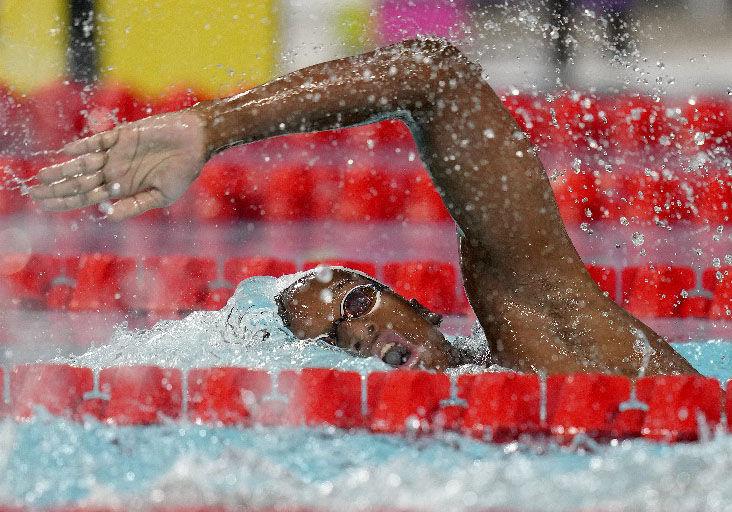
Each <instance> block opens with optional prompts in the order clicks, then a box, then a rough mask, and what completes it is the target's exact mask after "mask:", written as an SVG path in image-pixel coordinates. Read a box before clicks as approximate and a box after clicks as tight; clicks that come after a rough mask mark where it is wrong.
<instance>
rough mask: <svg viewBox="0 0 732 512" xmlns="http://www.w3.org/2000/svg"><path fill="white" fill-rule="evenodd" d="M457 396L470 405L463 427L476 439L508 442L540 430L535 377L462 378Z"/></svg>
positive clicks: (503, 375)
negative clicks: (521, 435) (484, 438)
mask: <svg viewBox="0 0 732 512" xmlns="http://www.w3.org/2000/svg"><path fill="white" fill-rule="evenodd" d="M458 397H460V398H462V399H463V400H465V401H466V402H467V409H466V411H465V414H464V418H463V428H464V429H465V431H466V432H469V433H471V434H472V435H474V436H476V437H481V438H482V437H486V436H487V437H489V438H490V439H491V440H493V441H506V440H511V439H515V438H516V437H518V436H519V435H520V434H524V433H532V432H538V431H539V430H540V428H541V421H540V420H541V418H540V402H541V394H540V391H539V378H538V377H537V376H536V375H524V374H519V373H509V372H506V373H481V374H478V375H461V376H460V377H459V378H458Z"/></svg>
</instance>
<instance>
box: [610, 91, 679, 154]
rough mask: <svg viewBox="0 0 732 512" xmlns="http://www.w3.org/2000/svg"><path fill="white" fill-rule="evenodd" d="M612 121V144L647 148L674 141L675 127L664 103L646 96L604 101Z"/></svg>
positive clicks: (621, 147) (625, 148) (624, 148)
mask: <svg viewBox="0 0 732 512" xmlns="http://www.w3.org/2000/svg"><path fill="white" fill-rule="evenodd" d="M601 104H602V109H603V111H604V112H605V116H606V118H607V121H608V139H609V142H610V147H611V148H613V149H616V150H618V151H643V150H646V149H648V148H652V149H658V148H659V147H665V146H670V145H671V144H672V143H674V140H673V138H672V137H673V135H672V134H673V132H674V127H673V124H672V123H671V120H670V119H667V117H666V108H665V105H664V104H662V103H657V102H655V101H653V99H652V98H650V97H646V96H631V97H622V96H614V97H611V98H606V99H605V100H604V101H601Z"/></svg>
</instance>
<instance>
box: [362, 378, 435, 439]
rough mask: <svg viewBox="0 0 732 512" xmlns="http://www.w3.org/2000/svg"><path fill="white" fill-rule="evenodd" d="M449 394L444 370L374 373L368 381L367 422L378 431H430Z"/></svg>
mask: <svg viewBox="0 0 732 512" xmlns="http://www.w3.org/2000/svg"><path fill="white" fill-rule="evenodd" d="M449 397H450V380H449V379H448V377H447V375H446V374H444V373H437V374H435V373H427V372H417V371H410V370H397V371H391V372H373V373H370V374H369V376H368V381H367V402H368V424H369V427H370V428H371V429H372V430H374V431H376V432H405V431H410V430H411V431H424V430H430V429H431V428H432V426H433V420H434V419H435V415H436V414H437V413H438V412H439V411H440V407H441V402H442V401H443V400H446V399H447V398H449Z"/></svg>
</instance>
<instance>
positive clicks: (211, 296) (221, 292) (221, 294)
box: [201, 288, 234, 311]
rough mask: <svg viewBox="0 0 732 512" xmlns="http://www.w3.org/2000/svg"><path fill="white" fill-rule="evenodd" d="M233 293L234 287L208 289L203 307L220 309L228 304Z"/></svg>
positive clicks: (202, 303)
mask: <svg viewBox="0 0 732 512" xmlns="http://www.w3.org/2000/svg"><path fill="white" fill-rule="evenodd" d="M233 294H234V289H233V288H214V289H212V290H208V291H207V292H206V296H205V297H204V299H203V301H202V302H201V309H202V310H205V311H218V310H219V309H221V308H223V307H224V306H225V305H226V303H227V302H228V301H229V299H230V298H231V296H232V295H233Z"/></svg>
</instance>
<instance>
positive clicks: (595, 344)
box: [31, 38, 695, 377]
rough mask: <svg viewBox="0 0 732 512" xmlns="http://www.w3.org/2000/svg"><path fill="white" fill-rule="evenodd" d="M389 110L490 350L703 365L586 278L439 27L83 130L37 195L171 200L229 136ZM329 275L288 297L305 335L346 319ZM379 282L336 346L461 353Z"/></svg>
mask: <svg viewBox="0 0 732 512" xmlns="http://www.w3.org/2000/svg"><path fill="white" fill-rule="evenodd" d="M388 117H398V118H401V119H404V120H406V121H407V122H408V124H409V126H410V128H411V130H412V132H413V134H414V135H415V139H416V141H417V143H418V146H419V149H420V154H421V157H422V160H423V161H424V163H425V165H426V166H427V168H428V169H429V171H430V174H431V176H432V179H433V181H434V183H435V186H436V188H437V190H438V191H439V192H440V194H441V196H442V198H443V200H444V202H445V205H446V206H447V208H448V210H449V211H450V214H451V215H452V217H453V219H454V220H455V222H456V224H457V225H458V227H459V228H460V232H461V234H460V236H459V244H460V254H461V268H462V273H463V277H464V284H465V289H466V292H467V295H468V298H469V300H470V304H471V305H472V307H473V309H474V310H475V313H476V315H477V318H478V321H479V322H480V324H481V326H482V327H483V329H484V330H485V332H486V334H487V338H488V340H489V342H490V344H491V347H490V349H491V354H492V357H493V358H494V361H493V362H496V363H498V364H501V365H503V366H506V367H509V368H515V369H517V370H521V371H541V372H546V373H568V372H576V371H601V372H608V373H614V374H622V375H627V376H630V377H634V376H637V375H638V373H639V370H640V369H641V367H643V366H644V364H643V361H644V358H647V365H646V366H645V373H646V374H658V373H661V374H681V373H695V371H694V369H693V368H692V367H691V365H689V363H688V362H687V361H686V360H685V359H684V358H683V357H681V356H680V355H679V354H677V353H676V352H675V351H674V350H673V348H672V347H671V346H670V345H669V344H668V343H667V341H666V340H664V339H663V338H662V337H661V336H659V335H658V334H657V333H655V332H653V330H652V329H650V328H649V327H648V326H646V325H644V324H643V323H642V322H641V321H640V320H638V319H636V318H634V317H633V316H631V315H630V314H628V313H627V312H626V311H624V310H623V309H622V308H621V307H620V306H618V305H617V304H615V303H614V302H613V301H612V300H610V299H609V298H608V297H606V296H605V295H604V294H603V293H602V291H601V290H600V289H599V288H598V286H597V285H596V284H595V282H594V281H593V280H592V279H591V277H590V275H589V274H588V272H587V271H586V269H585V267H584V265H583V263H582V261H581V260H580V258H579V255H578V254H577V252H576V251H575V248H574V247H573V245H572V242H571V240H570V238H569V236H568V235H567V232H566V230H565V228H564V224H563V222H562V219H561V218H560V216H559V212H558V210H557V206H556V203H555V201H554V195H553V192H552V189H551V186H550V184H549V180H548V178H547V176H546V172H545V170H544V168H543V166H542V164H541V162H540V160H539V158H538V157H537V155H536V152H535V150H534V148H532V147H531V145H530V143H529V142H528V140H527V139H526V137H525V136H524V135H523V134H522V133H521V131H520V129H519V127H518V125H517V123H516V121H515V120H514V119H513V117H512V116H511V115H510V113H509V112H508V111H507V110H506V109H505V108H504V107H503V105H502V103H501V101H500V99H499V98H498V96H497V95H496V94H495V93H494V91H493V90H492V89H491V87H490V86H489V85H488V84H487V83H486V82H485V80H483V78H482V76H481V69H480V68H479V66H478V65H476V64H475V63H473V62H471V61H470V60H468V59H467V58H466V57H465V56H464V55H463V54H462V53H461V52H460V51H459V50H458V49H457V48H456V47H454V46H453V45H451V44H449V43H447V42H445V41H443V40H439V39H434V38H422V39H415V40H411V41H405V42H403V43H399V44H397V45H394V46H391V47H387V48H381V49H378V50H376V51H374V52H370V53H366V54H363V55H358V56H355V57H350V58H345V59H340V60H336V61H332V62H326V63H323V64H317V65H315V66H311V67H308V68H305V69H302V70H299V71H296V72H293V73H290V74H288V75H285V76H283V77H280V78H278V79H275V80H273V81H271V82H268V83H266V84H263V85H261V86H259V87H255V88H253V89H250V90H248V91H246V92H244V93H241V94H238V95H235V96H232V97H229V98H224V99H219V100H213V101H209V102H202V103H200V104H198V105H195V106H194V107H192V108H191V109H188V110H186V111H181V112H178V113H172V114H164V115H161V116H154V117H151V118H148V119H145V120H142V121H138V122H136V123H130V124H127V125H122V126H120V127H118V128H116V129H115V130H113V131H110V132H105V133H102V134H99V135H96V136H93V137H90V138H87V139H83V140H81V141H77V142H74V143H72V144H70V145H69V146H67V147H66V148H65V149H64V151H65V152H66V153H67V154H68V155H70V156H75V157H76V158H74V159H73V160H71V161H69V162H68V163H65V164H62V165H60V166H54V167H51V168H47V169H43V170H42V171H41V172H40V173H39V180H40V181H41V182H42V184H41V185H39V186H38V187H36V188H35V189H34V190H32V192H31V194H32V195H33V197H34V198H35V199H36V200H38V201H40V203H41V205H42V206H44V207H45V208H48V209H54V210H65V209H72V208H79V207H83V206H87V205H89V204H97V203H100V202H102V201H106V200H109V199H110V198H112V199H116V200H117V201H116V202H115V203H114V208H113V209H112V210H110V211H109V216H110V218H112V219H114V220H121V219H124V218H127V217H131V216H133V215H137V214H139V213H142V212H144V211H146V210H148V209H151V208H155V207H161V206H166V205H168V204H170V203H171V202H172V201H173V200H175V199H176V198H177V197H179V196H180V195H181V194H182V192H183V191H184V190H185V188H186V187H187V186H188V185H189V184H190V183H191V182H192V181H193V180H194V179H195V178H196V177H197V176H198V173H199V172H200V169H201V167H202V165H203V163H204V162H205V161H206V160H207V159H208V158H210V157H211V156H212V155H213V154H215V153H216V152H218V151H221V150H223V149H225V148H227V147H231V146H234V145H237V144H245V143H248V142H253V141H257V140H262V139H266V138H269V137H273V136H278V135H284V134H288V133H302V132H308V131H319V130H329V129H334V128H342V127H346V126H352V125H356V124H362V123H367V122H372V121H375V120H379V119H384V118H388ZM312 279H314V278H311V281H312ZM358 279H360V278H358V277H352V282H351V284H353V285H355V284H354V283H357V282H359V281H358ZM301 284H302V283H301ZM322 284H323V283H321V284H316V283H314V282H311V283H310V284H308V286H302V287H301V289H298V290H297V292H296V293H294V294H292V296H291V297H289V300H287V301H285V303H284V307H285V310H286V315H285V316H289V317H292V318H293V320H292V322H291V328H292V330H293V332H294V333H295V335H297V336H299V337H301V338H316V337H321V336H323V335H325V334H327V333H328V331H329V330H330V329H331V327H332V323H333V321H334V318H337V316H336V315H335V310H334V307H335V305H334V304H337V303H338V298H339V297H342V295H339V294H342V293H345V292H346V291H347V290H345V287H347V285H346V284H343V285H341V286H342V287H343V288H339V289H338V290H331V292H332V293H333V295H334V299H333V302H332V303H329V302H328V301H325V300H323V298H322V296H321V294H320V291H322ZM351 284H349V285H348V286H350V285H351ZM335 285H336V283H335V282H334V283H332V284H330V285H329V286H335ZM319 288H320V289H319ZM344 290H345V291H344ZM382 295H383V297H382V304H381V305H380V306H379V308H377V309H375V310H374V311H373V312H372V313H370V315H369V318H366V317H364V318H363V319H361V320H359V321H355V320H353V321H349V322H348V323H346V324H344V325H341V326H340V327H339V329H340V330H342V331H343V336H339V341H338V342H339V343H340V344H341V345H344V346H346V345H347V346H348V347H347V348H350V350H352V351H354V352H357V353H359V354H361V355H373V354H375V353H378V352H379V344H380V343H384V339H385V338H379V336H386V335H384V334H383V333H384V332H387V331H388V332H389V333H390V335H391V336H392V339H393V336H394V333H396V334H397V335H398V336H400V337H401V338H402V339H404V340H406V341H407V342H408V343H409V344H410V345H417V346H418V347H420V350H419V361H418V363H417V364H418V365H419V366H422V367H425V368H435V369H442V368H444V367H445V366H448V365H454V364H456V363H457V362H458V358H457V357H453V356H452V355H451V353H450V349H449V346H448V345H447V344H446V343H445V342H444V338H443V337H442V336H441V335H438V334H439V331H437V329H436V328H435V326H433V325H432V326H430V325H429V322H427V323H425V322H426V320H425V319H424V317H423V316H422V315H421V314H420V313H419V312H418V311H417V310H415V309H414V308H409V305H408V304H407V303H406V301H405V300H404V299H403V298H400V297H398V296H397V295H396V294H393V293H391V292H389V293H384V294H382ZM410 309H411V311H410ZM339 332H340V331H339ZM341 338H342V339H341ZM357 342H358V343H360V345H359V346H358V349H357V350H356V343H357ZM643 346H647V347H648V349H647V350H645V353H644V350H641V349H640V348H642V347H643Z"/></svg>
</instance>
